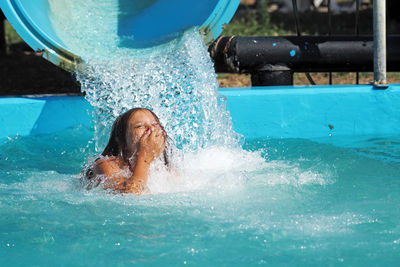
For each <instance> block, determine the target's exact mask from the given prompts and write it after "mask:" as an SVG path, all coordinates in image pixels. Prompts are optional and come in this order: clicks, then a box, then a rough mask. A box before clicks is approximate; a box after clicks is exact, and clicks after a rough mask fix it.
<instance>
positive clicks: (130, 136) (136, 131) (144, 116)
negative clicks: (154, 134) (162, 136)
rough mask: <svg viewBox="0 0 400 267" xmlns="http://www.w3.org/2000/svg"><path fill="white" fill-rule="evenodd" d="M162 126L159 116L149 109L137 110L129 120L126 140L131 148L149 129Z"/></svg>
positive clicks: (152, 129)
mask: <svg viewBox="0 0 400 267" xmlns="http://www.w3.org/2000/svg"><path fill="white" fill-rule="evenodd" d="M159 127H161V125H160V123H159V122H158V120H157V118H156V117H154V115H153V114H152V113H151V112H150V111H148V110H147V109H139V110H137V111H135V112H134V113H133V114H132V115H131V116H130V118H129V120H128V127H127V133H126V141H127V145H128V147H129V148H131V149H132V148H133V147H135V146H136V145H137V144H138V143H139V141H140V138H142V136H143V135H144V133H145V132H146V131H147V130H150V131H154V130H155V129H156V128H159Z"/></svg>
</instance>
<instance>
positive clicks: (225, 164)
mask: <svg viewBox="0 0 400 267" xmlns="http://www.w3.org/2000/svg"><path fill="white" fill-rule="evenodd" d="M91 136H92V133H91V130H89V129H87V128H85V127H78V128H74V129H68V130H66V131H64V132H62V133H56V134H52V135H42V136H29V137H16V138H13V139H10V140H9V141H8V142H6V143H5V144H2V145H1V146H0V211H1V217H0V265H1V266H27V265H29V266H127V265H131V264H137V265H144V266H163V265H167V266H171V265H185V264H187V265H198V266H208V265H218V266H220V265H226V266H239V265H242V266H245V265H246V266H248V265H256V264H267V265H271V266H301V265H303V266H310V265H328V266H336V265H338V266H342V265H343V266H364V265H374V266H396V265H398V262H399V261H400V211H399V209H398V207H399V201H400V138H399V137H398V136H397V137H388V136H386V137H379V138H372V137H367V136H366V137H358V138H357V139H355V138H354V139H350V138H346V139H343V140H341V139H329V140H314V141H312V140H305V139H259V140H254V139H253V140H247V141H246V142H245V143H244V145H243V148H244V150H242V151H241V153H239V152H240V151H235V150H234V149H231V150H229V149H225V150H224V149H221V148H208V149H204V150H200V151H197V152H196V153H193V154H188V155H185V157H184V158H183V159H181V163H180V164H179V163H178V164H177V166H178V167H177V168H178V170H177V172H178V173H179V174H178V175H177V177H175V178H176V180H175V181H172V182H171V181H169V182H166V181H162V179H163V177H162V176H163V175H160V173H157V171H153V174H152V175H151V177H150V184H151V183H153V184H152V185H151V186H150V188H151V189H152V191H153V193H152V194H150V195H145V196H141V197H137V196H134V195H115V194H112V193H108V192H105V191H103V190H101V189H95V190H91V191H86V190H85V189H83V188H82V186H81V185H80V183H79V179H78V175H77V174H78V173H79V172H80V170H81V168H82V166H83V164H84V162H86V161H87V160H88V159H89V158H90V157H91V156H92V155H93V153H94V148H93V145H91V144H89V145H88V141H89V140H91ZM182 163H183V164H182ZM165 179H166V178H165ZM168 179H173V177H172V178H171V177H169V178H168ZM157 183H164V184H163V186H162V188H160V187H157V185H156V184H157Z"/></svg>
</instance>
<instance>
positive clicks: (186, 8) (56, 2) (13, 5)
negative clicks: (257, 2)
mask: <svg viewBox="0 0 400 267" xmlns="http://www.w3.org/2000/svg"><path fill="white" fill-rule="evenodd" d="M71 2H72V1H68V0H34V1H33V0H1V1H0V8H1V9H2V11H3V13H4V14H5V16H6V18H7V20H8V21H9V22H10V23H11V25H12V26H13V27H14V29H15V30H16V31H17V33H18V34H19V35H20V36H21V37H22V39H24V41H25V42H26V43H28V44H29V45H30V46H31V47H32V48H33V49H34V50H36V51H42V52H43V56H44V57H45V58H46V59H48V60H49V61H51V62H53V63H54V64H56V65H58V66H61V67H63V68H65V69H69V70H71V69H73V68H74V63H76V62H77V61H79V60H80V59H81V57H82V55H80V54H77V52H76V50H74V49H73V47H71V46H70V45H69V43H68V42H66V41H65V39H64V38H65V36H66V35H68V33H65V32H64V33H62V32H61V33H60V30H59V29H55V24H57V23H58V21H57V19H58V20H61V19H64V20H65V19H68V17H66V16H58V14H54V13H55V12H63V11H64V10H65V9H67V5H71ZM73 2H75V3H77V4H78V5H76V6H80V8H81V9H85V8H86V9H88V10H79V12H80V13H83V14H84V13H85V12H86V13H88V14H89V13H94V15H96V12H98V10H100V9H101V8H91V6H90V5H88V4H87V2H89V1H85V0H74V1H73ZM80 2H81V4H79V3H80ZM91 2H92V3H94V4H95V5H96V4H97V3H98V6H99V7H102V5H101V4H102V3H106V4H104V6H113V7H116V9H117V12H114V11H115V10H110V12H107V10H101V16H100V15H99V23H106V22H105V21H107V20H104V19H101V18H103V17H104V14H107V16H115V20H116V21H117V27H116V29H115V31H116V34H117V35H118V36H119V37H120V38H121V42H120V46H123V47H127V46H128V47H134V48H145V47H149V46H155V45H159V44H162V43H165V42H168V41H170V40H171V39H174V38H177V37H179V36H180V35H181V34H182V33H183V32H184V31H185V30H186V29H188V28H191V27H194V26H197V27H199V28H200V30H201V31H202V32H203V33H204V38H205V41H206V42H207V41H211V40H213V39H215V38H216V37H218V35H219V34H220V33H221V32H222V27H223V25H224V24H226V23H228V22H229V21H230V19H231V18H232V16H233V14H234V13H235V11H236V9H237V7H238V5H239V3H240V0H201V1H188V0H98V1H97V2H96V1H91ZM63 5H65V6H66V8H65V9H64V8H63ZM54 6H57V9H56V8H54ZM92 7H93V6H92ZM102 16H103V17H102ZM76 23H77V26H80V27H82V25H78V24H82V23H85V22H82V21H81V22H80V21H79V20H77V21H76ZM63 36H64V37H63ZM130 37H132V38H130ZM102 38H108V36H107V34H104V36H102ZM127 40H129V42H127Z"/></svg>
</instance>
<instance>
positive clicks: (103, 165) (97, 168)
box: [91, 157, 121, 176]
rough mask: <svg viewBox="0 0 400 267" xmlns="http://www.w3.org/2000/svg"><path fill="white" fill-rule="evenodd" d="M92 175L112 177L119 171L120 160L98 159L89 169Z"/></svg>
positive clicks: (113, 158) (114, 158)
mask: <svg viewBox="0 0 400 267" xmlns="http://www.w3.org/2000/svg"><path fill="white" fill-rule="evenodd" d="M91 170H92V172H93V175H105V176H113V175H114V174H116V173H118V172H120V171H121V163H120V160H119V159H118V158H116V157H106V158H99V159H98V160H96V161H95V162H94V164H93V166H92V168H91Z"/></svg>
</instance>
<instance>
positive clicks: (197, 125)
mask: <svg viewBox="0 0 400 267" xmlns="http://www.w3.org/2000/svg"><path fill="white" fill-rule="evenodd" d="M49 3H50V9H51V10H52V14H53V16H52V18H53V20H52V23H53V24H54V26H55V28H56V30H57V34H58V35H59V36H60V37H61V39H62V40H63V42H64V43H65V44H66V45H67V46H68V47H70V48H72V50H73V52H76V53H77V54H79V55H82V58H83V60H84V62H85V63H84V65H82V66H79V68H78V71H77V73H76V77H77V79H78V81H79V82H80V83H81V85H82V90H83V91H84V92H85V93H86V99H87V100H88V101H89V102H90V103H91V105H92V106H93V107H94V108H95V111H94V116H95V121H96V126H95V127H96V137H95V138H96V144H97V145H96V148H97V151H100V150H101V149H102V148H104V146H105V144H106V142H107V138H108V135H109V131H110V129H111V125H112V123H113V121H114V119H115V118H116V117H117V116H118V115H120V114H121V113H123V112H125V111H126V110H128V109H130V108H133V107H145V108H149V109H151V110H153V111H154V112H155V113H156V114H157V116H158V117H159V118H160V121H161V123H162V124H163V125H164V126H165V129H166V131H167V133H168V134H169V136H170V137H171V138H172V139H173V140H175V142H176V145H177V147H178V148H183V149H184V150H185V151H187V150H190V151H193V150H195V149H197V148H204V147H209V146H215V145H221V146H233V147H235V146H237V145H238V141H239V136H238V135H237V134H235V133H234V132H233V130H232V123H231V119H230V116H229V113H228V112H227V111H226V109H225V100H224V99H223V98H222V97H221V96H219V95H218V83H217V80H216V74H215V72H214V69H213V65H212V62H211V60H210V57H209V55H208V53H207V48H206V46H205V45H204V43H203V40H202V36H201V35H200V33H199V31H198V29H196V28H193V29H189V30H187V31H186V32H185V33H184V34H183V36H181V37H180V38H176V39H174V40H173V41H171V42H169V43H167V44H163V45H160V46H158V47H153V48H147V49H139V50H138V49H133V48H129V47H127V46H126V44H127V43H129V39H132V40H131V42H132V41H133V40H134V36H119V35H118V16H119V15H120V14H121V13H122V11H120V7H119V5H118V1H93V0H91V1H90V0H89V1H85V2H84V3H82V2H81V1H78V0H71V1H59V0H57V1H55V0H54V1H53V0H52V1H50V2H49ZM82 5H84V6H83V7H82ZM135 5H136V4H135ZM77 7H79V8H77ZM87 10H90V12H87ZM100 22H101V23H100ZM105 36H106V37H105ZM122 44H124V45H122Z"/></svg>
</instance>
